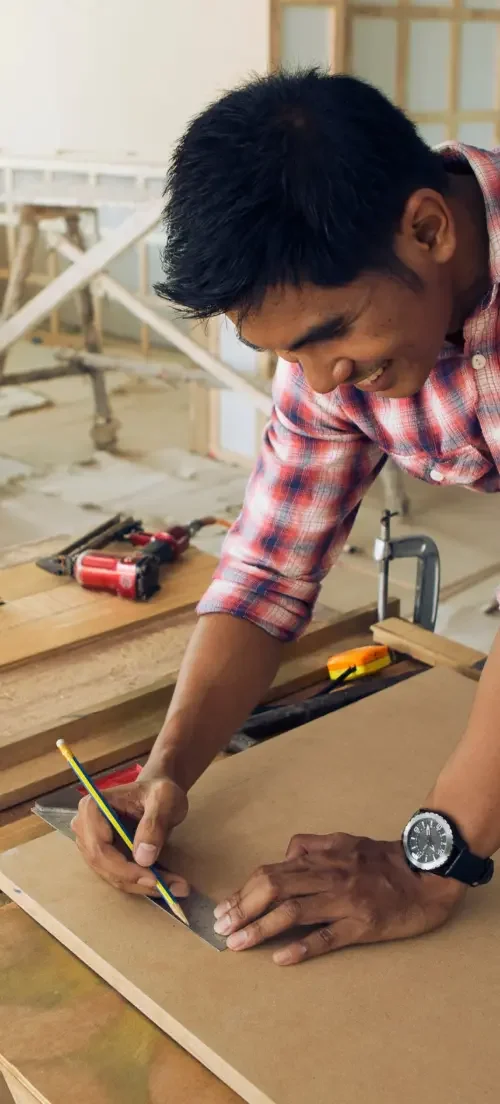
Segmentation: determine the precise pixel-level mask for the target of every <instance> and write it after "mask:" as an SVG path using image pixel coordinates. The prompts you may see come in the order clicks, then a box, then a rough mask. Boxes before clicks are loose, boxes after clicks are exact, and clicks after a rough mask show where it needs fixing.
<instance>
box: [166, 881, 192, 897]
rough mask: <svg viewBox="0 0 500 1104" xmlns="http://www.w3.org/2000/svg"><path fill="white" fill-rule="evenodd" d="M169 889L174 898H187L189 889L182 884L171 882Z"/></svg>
mask: <svg viewBox="0 0 500 1104" xmlns="http://www.w3.org/2000/svg"><path fill="white" fill-rule="evenodd" d="M170 889H171V890H172V893H173V895H174V897H187V896H188V895H189V889H187V888H186V885H185V884H184V882H171V884H170Z"/></svg>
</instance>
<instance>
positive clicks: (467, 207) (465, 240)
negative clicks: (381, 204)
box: [448, 173, 491, 333]
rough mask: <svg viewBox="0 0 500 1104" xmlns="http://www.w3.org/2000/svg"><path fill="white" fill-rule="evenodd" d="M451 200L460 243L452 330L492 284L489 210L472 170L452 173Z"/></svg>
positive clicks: (454, 274)
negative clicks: (487, 219) (458, 173)
mask: <svg viewBox="0 0 500 1104" xmlns="http://www.w3.org/2000/svg"><path fill="white" fill-rule="evenodd" d="M449 180H450V193H449V195H448V204H449V207H450V209H451V211H452V213H453V217H454V219H455V227H456V235H457V247H456V251H455V255H454V258H453V262H452V285H453V289H454V295H453V313H452V317H451V320H450V325H449V332H450V333H456V332H457V331H458V330H461V329H462V327H463V324H464V322H465V320H466V318H468V317H469V315H470V314H472V312H473V311H474V310H475V308H476V307H477V305H478V304H479V303H480V302H481V299H482V298H483V297H484V296H485V295H486V292H487V291H488V288H489V286H490V284H491V276H490V266H489V251H490V243H489V237H488V227H487V223H486V210H485V206H484V199H483V194H482V192H481V189H480V187H479V184H478V182H477V180H476V177H475V176H474V174H473V173H471V174H470V175H467V176H461V175H454V174H453V173H450V174H449Z"/></svg>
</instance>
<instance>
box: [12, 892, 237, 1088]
mask: <svg viewBox="0 0 500 1104" xmlns="http://www.w3.org/2000/svg"><path fill="white" fill-rule="evenodd" d="M0 1070H3V1071H6V1072H7V1074H8V1075H9V1076H10V1078H12V1081H9V1083H10V1084H12V1085H14V1084H15V1083H16V1082H17V1084H18V1085H20V1086H21V1089H20V1090H19V1092H20V1093H22V1091H23V1089H24V1093H25V1094H31V1097H32V1098H34V1099H35V1100H37V1101H41V1102H42V1104H68V1102H69V1101H71V1104H167V1102H168V1104H237V1101H238V1099H239V1098H238V1097H237V1096H236V1095H235V1094H234V1093H233V1092H231V1090H230V1089H228V1088H227V1086H226V1085H223V1084H221V1082H220V1081H218V1080H217V1079H216V1078H215V1077H214V1076H213V1075H212V1074H211V1073H209V1072H208V1070H207V1069H205V1068H204V1067H203V1066H202V1065H200V1064H199V1063H198V1062H197V1061H195V1059H194V1058H192V1057H191V1056H190V1055H189V1054H186V1053H185V1051H183V1050H181V1048H180V1047H179V1046H177V1045H176V1044H175V1043H174V1042H172V1040H171V1039H168V1038H167V1037H166V1036H165V1035H163V1033H162V1032H161V1031H160V1029H159V1028H158V1027H156V1026H155V1025H154V1024H153V1023H151V1022H150V1021H149V1020H148V1019H146V1017H145V1016H143V1015H141V1013H140V1012H138V1011H137V1010H136V1009H135V1008H133V1007H132V1005H131V1004H129V1003H128V1002H127V1001H126V1000H124V999H123V997H120V996H119V995H118V993H116V992H114V991H113V990H112V989H111V988H110V987H109V986H108V985H106V984H105V982H103V981H102V980H101V979H100V978H99V977H97V975H96V974H94V973H92V972H91V971H90V970H89V969H87V967H86V966H84V965H83V963H81V962H79V961H78V959H77V958H74V956H73V955H71V954H69V953H68V951H66V950H65V948H64V947H62V946H61V945H60V944H59V943H57V942H56V941H55V940H54V939H52V938H51V937H50V936H49V935H47V932H45V931H44V930H43V928H41V927H39V926H38V925H37V924H35V923H34V921H33V920H31V918H30V917H29V916H26V914H25V913H23V912H22V911H21V909H19V908H17V907H16V906H15V905H6V906H5V907H4V908H1V909H0ZM0 1076H1V1075H0ZM6 1100H9V1097H6ZM21 1100H22V1101H23V1104H24V1101H25V1100H30V1096H29V1095H24V1096H23V1095H20V1096H19V1097H18V1101H21ZM0 1102H1V1104H4V1102H3V1098H2V1096H1V1095H0Z"/></svg>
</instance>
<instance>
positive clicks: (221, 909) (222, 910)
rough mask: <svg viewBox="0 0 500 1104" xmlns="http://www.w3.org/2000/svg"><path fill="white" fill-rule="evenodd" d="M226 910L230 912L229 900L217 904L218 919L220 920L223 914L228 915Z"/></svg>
mask: <svg viewBox="0 0 500 1104" xmlns="http://www.w3.org/2000/svg"><path fill="white" fill-rule="evenodd" d="M226 912H229V901H223V902H222V904H220V905H217V908H214V916H215V918H216V920H220V918H221V916H225V915H226Z"/></svg>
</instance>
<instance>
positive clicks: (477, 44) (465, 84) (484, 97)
mask: <svg viewBox="0 0 500 1104" xmlns="http://www.w3.org/2000/svg"><path fill="white" fill-rule="evenodd" d="M461 47H462V48H461V54H460V85H459V104H460V108H461V109H462V110H463V111H481V110H483V109H484V108H486V110H488V109H491V108H492V107H494V106H495V96H496V87H495V86H496V80H497V75H496V63H497V34H496V33H495V30H494V28H493V27H492V26H491V24H488V23H464V24H463V26H462V28H461Z"/></svg>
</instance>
